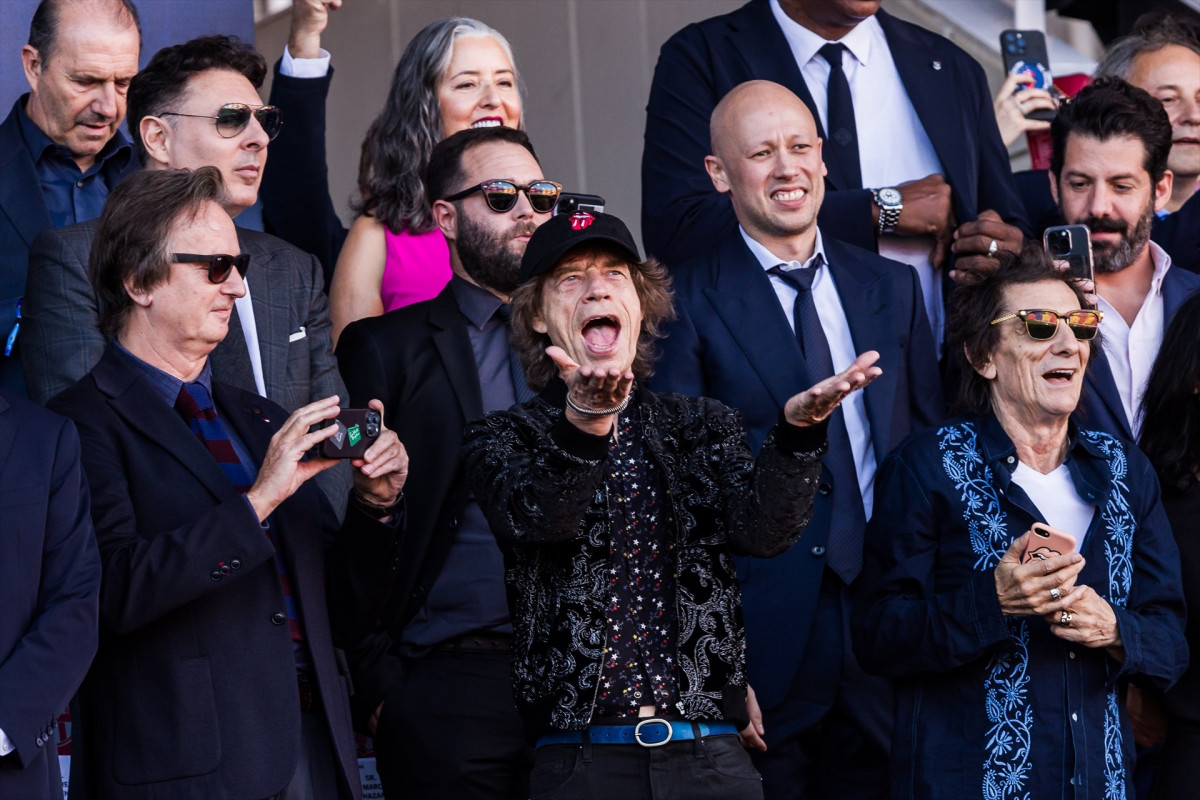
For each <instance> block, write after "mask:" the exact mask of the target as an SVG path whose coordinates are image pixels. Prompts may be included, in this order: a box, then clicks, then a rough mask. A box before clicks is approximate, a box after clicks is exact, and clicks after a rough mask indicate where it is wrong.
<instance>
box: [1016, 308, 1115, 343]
mask: <svg viewBox="0 0 1200 800" xmlns="http://www.w3.org/2000/svg"><path fill="white" fill-rule="evenodd" d="M1018 318H1019V319H1020V320H1021V321H1022V322H1024V323H1025V332H1026V333H1028V334H1029V338H1030V339H1038V340H1039V341H1045V340H1047V339H1053V338H1054V334H1056V333H1058V323H1059V321H1060V320H1061V321H1064V322H1066V323H1067V327H1068V328H1070V329H1071V333H1073V334H1075V338H1076V339H1079V340H1080V341H1081V342H1086V341H1088V340H1089V339H1095V338H1096V334H1097V333H1099V332H1100V320H1102V319H1104V312H1103V311H1096V310H1093V309H1088V308H1084V309H1080V310H1078V311H1050V310H1048V309H1044V308H1039V309H1034V308H1023V309H1021V310H1020V311H1015V312H1013V313H1012V314H1005V315H1004V316H1003V317H999V318H997V319H994V320H992V324H993V325H995V324H996V323H998V322H1004V321H1005V320H1010V319H1018Z"/></svg>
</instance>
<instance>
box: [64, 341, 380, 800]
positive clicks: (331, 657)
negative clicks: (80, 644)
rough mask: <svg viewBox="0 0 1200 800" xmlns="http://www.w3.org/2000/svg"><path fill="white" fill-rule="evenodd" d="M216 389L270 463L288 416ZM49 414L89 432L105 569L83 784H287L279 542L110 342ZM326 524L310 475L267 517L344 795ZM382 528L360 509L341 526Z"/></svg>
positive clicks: (241, 791) (290, 682) (250, 791)
mask: <svg viewBox="0 0 1200 800" xmlns="http://www.w3.org/2000/svg"><path fill="white" fill-rule="evenodd" d="M213 394H214V400H215V402H216V405H217V408H218V410H219V413H220V414H221V418H222V420H223V421H224V422H225V424H226V425H227V426H228V427H229V428H231V429H232V430H233V431H234V432H236V434H237V435H238V436H239V437H240V438H241V440H242V442H243V443H244V444H245V445H246V448H247V450H248V451H249V452H250V454H251V457H252V458H253V459H254V461H255V463H258V464H261V463H262V460H263V456H264V455H265V453H266V450H267V447H268V444H269V442H270V438H271V436H272V434H274V433H275V431H277V430H278V429H279V428H280V426H281V425H282V423H283V421H284V420H285V419H286V414H285V413H284V411H283V409H281V408H279V407H278V406H276V405H275V404H274V403H272V402H271V401H269V400H266V399H265V398H261V397H258V396H256V395H254V394H251V393H249V392H244V391H242V390H240V389H236V388H234V387H232V386H229V385H226V384H223V383H220V382H214V384H213ZM50 407H51V408H52V409H54V410H56V411H58V412H60V413H63V414H66V415H67V416H69V417H71V418H72V419H74V420H75V424H76V425H77V426H78V428H79V433H80V437H81V439H82V442H83V464H84V468H85V470H86V472H87V475H88V481H89V484H90V486H91V498H92V518H93V520H94V522H95V526H96V538H97V541H98V542H99V546H100V555H101V558H102V559H103V562H104V581H103V584H102V587H101V593H100V647H99V652H98V653H97V655H96V661H95V663H94V665H93V667H92V670H91V672H90V673H88V677H87V679H86V681H84V685H83V689H82V690H81V692H80V703H81V709H82V716H83V719H84V720H85V724H86V729H85V731H84V736H83V737H82V741H81V742H80V744H81V745H82V747H81V748H80V750H81V752H79V753H77V754H73V759H74V758H79V759H80V764H79V767H80V769H82V770H84V771H85V773H84V774H86V776H87V780H86V785H87V786H88V787H89V788H90V789H91V790H93V791H94V792H95V796H97V797H103V798H109V797H128V798H151V797H173V798H185V797H190V798H198V799H200V798H203V799H204V800H208V799H209V798H214V797H228V798H234V797H238V798H255V799H258V798H263V797H267V796H269V795H271V794H273V793H275V792H278V791H279V790H280V789H281V788H282V787H283V786H284V785H285V784H286V783H287V782H288V781H289V780H290V779H291V777H292V775H293V772H294V770H295V768H296V762H297V754H298V748H299V746H300V709H299V704H298V702H297V688H296V675H295V673H296V670H295V664H294V656H293V652H292V640H291V635H290V629H289V626H288V625H287V613H286V608H285V604H284V596H283V590H282V587H281V584H280V580H279V573H278V570H277V568H276V564H275V560H274V555H275V548H274V546H273V545H272V543H271V538H269V537H268V536H267V534H266V532H265V531H264V530H263V528H262V527H261V526H260V525H259V523H258V519H257V518H256V517H255V515H254V513H253V511H252V510H251V509H250V506H249V504H248V503H247V502H246V500H245V498H244V497H243V496H242V495H240V494H238V492H237V491H236V490H235V489H234V488H233V485H232V484H231V483H230V482H229V479H228V478H227V477H226V476H225V474H224V473H223V472H222V470H221V468H220V465H219V464H217V462H216V461H215V460H214V459H213V457H212V455H211V454H210V453H209V452H208V450H207V449H206V448H205V447H204V445H203V444H202V443H201V442H200V441H199V440H198V439H197V438H196V437H195V436H194V435H193V434H192V433H191V431H190V430H188V427H187V426H186V425H185V424H183V421H182V420H181V419H180V418H179V416H178V415H177V413H176V412H175V411H174V410H173V409H171V408H169V407H168V406H167V405H166V404H164V403H163V401H162V398H161V397H160V396H159V395H158V394H156V393H155V391H154V389H153V387H152V386H151V385H150V384H149V383H148V382H147V381H146V379H145V378H143V377H142V376H141V375H140V373H138V371H137V370H136V369H135V368H134V367H133V366H132V365H130V364H129V363H128V362H127V361H126V360H125V359H124V358H123V357H122V356H121V355H119V354H118V353H117V352H116V351H115V350H114V349H112V348H109V349H107V350H106V351H105V353H104V355H103V356H102V357H101V359H100V362H99V363H98V364H97V365H96V366H95V368H94V369H93V370H92V371H91V372H90V373H88V375H87V376H85V377H84V378H83V379H82V380H80V381H79V382H78V383H76V384H75V385H74V386H72V387H71V388H70V389H68V390H67V391H65V392H63V393H62V394H61V395H59V396H57V397H56V398H54V400H52V401H51V402H50ZM332 517H333V515H332V510H331V509H330V508H329V507H328V504H326V503H325V502H324V501H323V498H322V497H321V495H320V493H319V492H317V491H316V490H315V488H314V487H312V486H309V485H305V486H302V487H301V488H300V490H299V491H297V492H296V494H295V495H293V496H292V497H291V498H289V499H288V500H287V501H285V502H284V503H283V504H282V505H281V506H280V507H279V508H278V509H277V510H276V511H275V513H274V514H272V515H271V517H270V519H269V520H268V522H269V524H270V529H271V536H272V537H274V539H275V541H276V542H278V543H279V546H280V548H281V551H282V558H283V562H284V564H285V566H286V568H287V571H288V577H289V580H290V583H291V587H292V593H293V596H294V597H295V599H296V602H297V604H298V607H299V612H300V615H301V618H302V620H303V624H304V632H305V638H306V642H307V644H308V648H309V650H310V652H311V653H312V660H313V672H314V674H315V676H316V683H317V687H318V690H319V695H320V701H321V711H322V712H323V713H324V715H325V719H326V720H328V723H329V729H330V736H331V739H332V741H333V743H334V747H335V749H336V751H337V752H336V759H337V762H338V764H339V766H340V770H339V772H340V774H339V783H340V785H341V792H340V795H341V796H342V797H359V796H361V790H360V787H359V778H358V766H357V761H356V757H355V748H354V738H353V734H352V731H351V728H350V709H349V701H348V697H347V683H346V678H345V676H344V675H342V674H341V672H340V670H339V669H338V663H337V658H336V656H335V653H334V649H333V642H332V638H331V634H330V627H329V619H328V610H327V607H326V600H325V591H326V580H325V551H326V549H328V548H329V547H330V546H331V545H332V541H333V538H334V536H335V532H336V530H337V529H336V524H335V523H334V522H333V518H332ZM379 527H381V526H380V525H379V524H378V523H375V522H372V521H370V520H368V519H367V518H366V517H365V516H363V515H361V514H360V513H358V512H351V513H350V514H348V515H347V521H346V523H345V526H344V527H343V529H342V532H341V536H343V537H353V536H367V535H374V534H376V532H377V531H376V529H378V528H379ZM73 768H74V764H73Z"/></svg>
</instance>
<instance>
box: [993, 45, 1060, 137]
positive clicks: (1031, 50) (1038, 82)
mask: <svg viewBox="0 0 1200 800" xmlns="http://www.w3.org/2000/svg"><path fill="white" fill-rule="evenodd" d="M1000 55H1001V56H1003V57H1004V71H1005V73H1006V74H1008V75H1021V74H1024V75H1028V76H1029V77H1030V78H1032V79H1033V82H1032V83H1027V84H1023V85H1022V86H1019V87H1017V91H1018V92H1019V91H1021V90H1022V89H1024V88H1026V87H1029V88H1033V89H1045V90H1046V91H1048V92H1051V93H1053V92H1054V76H1053V75H1051V74H1050V57H1049V56H1048V55H1046V37H1045V36H1044V35H1043V34H1042V32H1041V31H1019V30H1015V29H1012V28H1009V29H1008V30H1005V31H1001V32H1000ZM1057 113H1058V112H1057V111H1055V110H1053V109H1041V110H1037V111H1030V112H1029V113H1028V114H1026V115H1025V116H1026V117H1028V118H1029V119H1040V120H1045V121H1046V122H1049V121H1050V120H1052V119H1054V115H1055V114H1057Z"/></svg>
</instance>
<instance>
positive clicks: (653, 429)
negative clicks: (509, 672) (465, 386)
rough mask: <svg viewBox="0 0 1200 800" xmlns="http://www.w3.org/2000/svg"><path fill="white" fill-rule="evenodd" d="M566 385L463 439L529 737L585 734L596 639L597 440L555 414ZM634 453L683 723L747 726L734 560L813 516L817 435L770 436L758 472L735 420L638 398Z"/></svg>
mask: <svg viewBox="0 0 1200 800" xmlns="http://www.w3.org/2000/svg"><path fill="white" fill-rule="evenodd" d="M564 398H565V389H564V387H563V385H562V384H561V383H559V382H556V383H555V384H554V385H552V386H551V387H550V388H549V389H547V390H546V391H545V392H543V393H542V395H541V396H539V397H538V398H535V399H534V400H531V401H530V402H528V403H525V404H524V405H522V406H514V407H513V408H512V409H510V410H508V411H505V412H499V413H493V414H489V415H488V416H487V417H485V418H484V419H483V420H481V421H479V422H477V423H475V424H473V425H471V426H470V427H469V428H468V430H467V433H466V444H465V448H466V464H467V475H468V480H469V482H470V485H471V488H472V490H473V491H474V492H475V496H476V497H477V498H478V500H479V504H480V505H481V506H482V508H483V510H484V513H485V514H486V515H487V517H488V521H489V522H490V523H491V527H492V531H493V532H494V533H495V534H496V538H497V540H498V542H499V544H500V548H501V550H502V551H503V552H504V559H505V566H506V576H505V580H506V584H507V588H508V600H509V608H510V612H511V617H512V624H513V685H514V691H515V694H516V700H517V706H518V709H519V710H520V712H521V714H522V716H523V718H524V719H525V722H526V725H527V727H528V728H529V730H530V731H531V732H532V733H535V734H536V733H540V732H544V731H545V730H546V729H548V728H555V729H563V730H578V729H581V728H584V727H586V726H587V725H588V723H589V720H590V719H591V715H592V707H593V703H594V699H595V695H596V690H597V686H598V683H599V680H600V671H601V663H602V660H601V659H602V655H603V652H604V647H605V641H606V634H607V615H606V608H605V606H606V603H605V600H606V592H605V591H604V586H605V576H606V573H607V569H608V566H609V563H610V560H609V559H610V555H609V547H610V535H609V520H608V515H607V508H608V503H607V497H606V487H605V474H606V469H605V462H606V461H607V459H608V451H609V437H607V436H591V435H589V434H586V433H583V432H581V431H580V430H579V429H577V428H575V427H574V426H573V425H572V424H571V423H570V422H568V421H567V420H566V419H565V418H564V416H563V412H562V409H563V400H564ZM624 413H625V414H639V415H640V422H641V426H642V438H643V442H642V443H643V446H644V448H645V452H646V455H647V458H650V459H652V460H653V461H654V463H655V465H656V466H657V467H658V469H659V471H660V474H661V476H662V487H661V489H662V491H661V493H660V495H659V496H660V497H662V498H663V500H662V502H663V506H662V508H661V509H660V519H661V520H663V521H664V522H666V523H667V524H666V525H664V526H662V530H663V531H664V532H665V534H664V535H673V536H674V543H673V544H674V552H675V558H676V564H675V567H676V570H675V571H676V574H677V575H678V579H677V590H676V607H675V612H676V619H677V623H678V643H677V658H676V669H677V671H678V683H679V707H678V710H679V715H680V716H681V717H683V718H685V719H691V720H714V719H729V720H733V721H735V722H738V723H739V727H740V726H742V725H744V724H745V716H746V712H745V694H746V640H745V631H744V629H743V625H742V613H741V599H740V598H741V595H740V593H739V591H738V584H737V575H736V572H735V569H734V564H733V559H732V558H731V556H732V555H734V554H738V555H754V556H773V555H778V554H779V553H782V552H784V551H785V550H786V549H787V548H788V547H790V546H791V545H792V544H794V543H795V542H796V540H797V539H798V538H799V537H800V535H801V533H802V532H803V531H804V527H805V526H806V525H807V524H808V520H809V517H810V515H811V513H812V500H813V494H814V491H815V489H816V487H817V483H818V479H819V477H820V468H821V463H820V459H821V456H822V454H823V453H824V452H825V429H824V426H823V425H822V426H814V427H811V428H797V427H793V426H791V425H788V424H786V423H782V422H781V424H780V425H777V426H776V428H775V430H774V431H772V433H771V434H770V435H769V436H768V437H767V440H766V442H765V443H764V445H763V448H762V451H761V452H760V454H759V456H758V459H757V462H756V460H755V459H754V457H753V456H752V455H751V452H750V448H749V447H748V446H747V444H746V437H745V432H744V431H743V429H742V425H741V421H740V418H739V416H738V414H737V412H736V411H733V410H730V409H729V408H726V407H725V406H723V405H721V404H720V403H718V402H717V401H715V400H708V399H697V398H688V397H683V396H680V395H657V394H654V393H652V392H649V391H646V390H644V389H638V390H636V394H635V402H634V403H633V404H631V405H630V407H629V409H628V410H627V411H626V412H624Z"/></svg>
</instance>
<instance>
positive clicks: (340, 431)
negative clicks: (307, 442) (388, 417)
mask: <svg viewBox="0 0 1200 800" xmlns="http://www.w3.org/2000/svg"><path fill="white" fill-rule="evenodd" d="M329 424H331V425H336V426H337V433H335V434H333V436H330V437H329V438H328V439H326V440H325V441H323V442H321V456H322V457H324V458H362V457H363V455H364V454H365V453H366V452H367V448H368V447H370V446H371V445H372V444H374V443H375V440H376V439H378V438H379V432H380V430H381V428H382V424H383V420H382V418H381V417H380V416H379V412H378V411H376V410H375V409H373V408H343V409H342V410H341V411H339V412H338V415H337V417H336V418H335V419H333V420H330V423H329ZM325 427H328V425H326V426H325Z"/></svg>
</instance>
